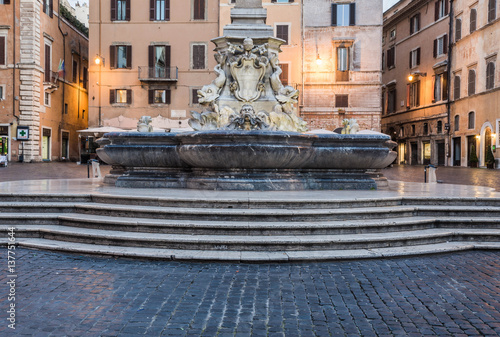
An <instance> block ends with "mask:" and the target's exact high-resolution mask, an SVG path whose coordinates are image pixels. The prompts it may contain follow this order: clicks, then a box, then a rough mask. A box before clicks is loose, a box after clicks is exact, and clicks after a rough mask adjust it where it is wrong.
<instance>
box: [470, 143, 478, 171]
mask: <svg viewBox="0 0 500 337" xmlns="http://www.w3.org/2000/svg"><path fill="white" fill-rule="evenodd" d="M478 162H479V159H478V158H477V154H476V147H475V146H474V145H472V146H471V147H470V158H469V166H470V167H477V163H478Z"/></svg>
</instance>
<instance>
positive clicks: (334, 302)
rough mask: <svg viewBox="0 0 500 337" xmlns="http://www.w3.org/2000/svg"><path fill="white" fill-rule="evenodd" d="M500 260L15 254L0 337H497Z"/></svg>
mask: <svg viewBox="0 0 500 337" xmlns="http://www.w3.org/2000/svg"><path fill="white" fill-rule="evenodd" d="M6 259H7V257H6V254H5V250H2V255H1V260H2V261H6ZM499 261H500V252H487V251H473V252H464V253H456V254H446V255H436V256H427V257H413V258H407V259H392V260H391V259H385V260H362V261H345V262H321V263H314V262H311V263H304V264H299V263H284V264H274V263H273V264H242V263H238V264H230V263H184V262H183V263H180V262H167V261H141V260H126V259H113V258H100V257H88V256H77V255H69V254H61V253H53V252H41V251H34V250H28V249H19V250H17V252H16V266H17V267H16V268H17V279H16V284H15V292H16V294H15V295H16V298H15V308H16V314H15V315H16V316H15V319H16V321H15V322H16V325H15V327H16V329H15V333H14V330H12V329H10V328H9V327H8V324H9V323H8V321H7V320H6V318H7V317H6V315H7V314H6V312H7V310H8V305H9V302H8V301H6V300H5V299H6V298H7V293H8V291H9V289H8V287H7V282H8V281H9V277H8V273H7V271H5V268H4V267H2V269H4V270H3V271H2V273H1V274H0V275H1V276H0V284H1V286H0V289H1V293H2V298H4V300H3V301H1V304H0V322H1V323H0V335H2V336H11V335H15V336H142V335H145V336H286V337H288V336H317V337H324V336H415V337H416V336H419V337H420V336H454V337H459V336H498V335H500V262H499ZM5 265H6V264H3V263H2V266H5ZM11 303H12V302H11Z"/></svg>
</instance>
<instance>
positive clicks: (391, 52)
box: [387, 46, 396, 69]
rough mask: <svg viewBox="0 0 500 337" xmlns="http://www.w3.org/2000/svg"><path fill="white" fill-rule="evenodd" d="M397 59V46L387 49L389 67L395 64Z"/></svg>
mask: <svg viewBox="0 0 500 337" xmlns="http://www.w3.org/2000/svg"><path fill="white" fill-rule="evenodd" d="M395 61H396V48H395V47H394V46H392V47H391V48H389V49H388V50H387V68H388V69H391V68H393V67H394V66H395Z"/></svg>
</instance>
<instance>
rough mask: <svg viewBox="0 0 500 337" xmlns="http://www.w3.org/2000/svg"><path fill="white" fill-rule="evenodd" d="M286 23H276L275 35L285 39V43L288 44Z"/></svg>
mask: <svg viewBox="0 0 500 337" xmlns="http://www.w3.org/2000/svg"><path fill="white" fill-rule="evenodd" d="M288 27H289V26H288V25H276V37H277V38H278V39H282V40H285V41H286V42H285V44H289V42H288Z"/></svg>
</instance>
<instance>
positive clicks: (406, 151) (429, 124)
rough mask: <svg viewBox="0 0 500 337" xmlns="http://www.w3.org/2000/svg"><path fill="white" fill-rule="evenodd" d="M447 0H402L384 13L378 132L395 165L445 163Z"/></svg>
mask: <svg viewBox="0 0 500 337" xmlns="http://www.w3.org/2000/svg"><path fill="white" fill-rule="evenodd" d="M451 9H452V8H451V3H450V2H449V1H448V0H414V1H410V0H402V1H399V2H398V3H396V4H395V5H394V6H393V7H391V8H390V9H389V10H388V11H386V12H385V14H384V35H383V44H382V45H383V53H384V54H383V59H384V60H383V83H384V87H383V116H382V131H383V132H384V133H387V134H389V135H390V136H391V137H392V139H393V140H394V141H396V142H397V143H398V147H397V150H398V158H397V163H398V164H411V165H416V164H433V165H449V163H450V118H449V116H450V101H449V99H448V98H449V85H448V83H449V66H448V64H449V62H450V60H449V58H450V50H449V49H450V48H449V44H450V43H449V42H450V37H449V35H450V28H449V27H450V26H449V23H450V11H451Z"/></svg>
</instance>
